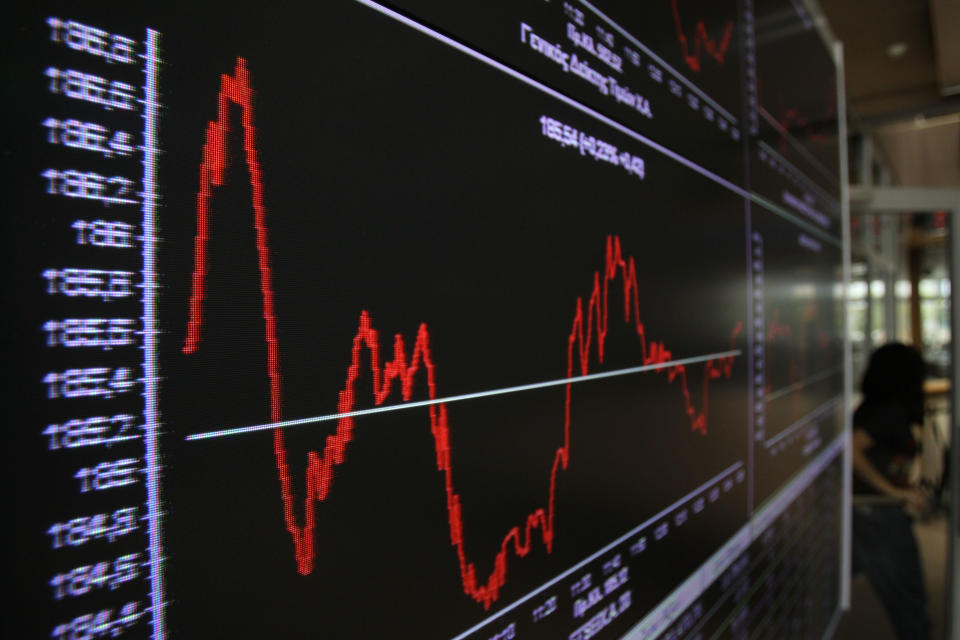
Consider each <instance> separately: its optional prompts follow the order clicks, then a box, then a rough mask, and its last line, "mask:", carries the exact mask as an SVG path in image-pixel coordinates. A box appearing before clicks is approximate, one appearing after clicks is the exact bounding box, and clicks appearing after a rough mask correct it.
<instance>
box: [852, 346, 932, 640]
mask: <svg viewBox="0 0 960 640" xmlns="http://www.w3.org/2000/svg"><path fill="white" fill-rule="evenodd" d="M923 378H924V363H923V359H922V358H921V357H920V354H919V353H917V351H916V350H914V349H913V348H911V347H908V346H907V345H904V344H888V345H884V346H883V347H880V348H879V349H877V350H876V351H875V352H874V353H873V355H872V356H871V357H870V363H869V364H868V365H867V371H866V373H865V374H864V376H863V385H862V391H863V402H862V403H861V404H860V406H859V407H858V408H857V410H856V412H855V413H854V414H853V470H854V474H853V483H854V484H853V492H854V494H855V496H854V509H853V549H852V552H853V570H854V572H855V573H859V572H863V573H865V574H866V576H867V578H868V579H869V580H870V583H871V584H872V585H873V588H874V590H875V591H876V593H877V596H878V597H879V598H880V601H881V602H882V603H883V606H884V607H885V608H886V610H887V613H888V614H889V616H890V620H891V622H892V623H893V627H894V629H895V630H896V632H897V635H898V636H899V637H900V638H902V639H903V640H907V639H910V640H913V639H921V640H927V639H928V638H930V617H929V615H928V614H927V602H926V592H925V588H924V583H923V570H922V568H921V565H920V553H919V551H918V548H917V540H916V538H915V537H914V534H913V518H912V517H911V516H912V515H916V514H919V513H921V512H923V511H924V509H925V508H926V504H927V499H926V495H925V494H924V493H923V492H922V491H920V490H919V489H916V488H913V487H911V486H910V482H909V478H908V474H909V470H910V467H911V465H912V463H913V461H914V459H915V457H916V455H917V452H918V448H919V446H918V443H919V439H918V436H917V435H916V434H915V429H917V428H918V427H919V425H921V424H922V423H923ZM866 496H869V497H868V498H866Z"/></svg>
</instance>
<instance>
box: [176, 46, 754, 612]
mask: <svg viewBox="0 0 960 640" xmlns="http://www.w3.org/2000/svg"><path fill="white" fill-rule="evenodd" d="M231 103H232V104H236V105H238V106H239V107H240V109H241V112H242V117H241V127H242V130H243V141H244V153H245V156H246V158H245V159H246V163H247V167H248V169H249V175H250V186H251V192H252V203H251V204H252V209H253V225H254V228H255V232H256V251H257V259H258V266H259V273H260V283H259V284H260V292H261V295H262V303H263V307H262V311H263V319H264V339H265V341H266V346H267V379H268V381H269V385H270V416H271V420H272V421H274V422H280V421H281V420H282V419H283V416H282V414H283V404H282V393H281V391H282V383H281V380H282V377H281V370H280V351H279V345H278V342H277V316H276V312H275V309H274V289H273V283H272V273H271V268H270V243H269V238H268V236H269V234H268V225H267V222H266V209H265V207H264V205H263V184H262V178H261V171H260V165H259V160H258V155H257V148H256V129H255V128H254V104H253V103H254V92H253V89H252V84H251V82H250V76H249V73H248V71H247V66H246V61H245V60H244V59H243V58H238V59H237V64H236V68H235V70H234V74H233V75H232V76H228V75H223V76H222V77H221V84H220V91H219V93H218V95H217V118H216V120H212V121H210V122H209V124H208V125H207V129H206V136H205V141H204V145H203V161H202V163H201V166H200V188H199V192H198V193H197V235H196V239H195V241H194V272H193V280H192V291H191V296H190V306H189V320H188V323H187V337H186V342H185V344H184V347H183V351H184V353H186V354H191V353H194V352H195V351H196V350H197V349H198V348H199V345H200V341H201V332H202V325H203V307H204V301H205V298H206V296H207V290H206V279H207V243H208V240H209V235H210V216H211V201H212V198H213V189H214V187H217V186H220V185H222V184H223V181H224V178H225V175H224V174H225V168H226V165H227V153H228V145H227V141H228V136H229V134H230V118H229V116H230V113H229V112H230V109H229V107H230V104H231ZM603 258H604V259H603V266H602V267H601V268H600V269H598V270H597V271H595V272H594V274H593V288H592V290H591V292H590V294H589V295H588V296H587V297H586V298H584V297H578V298H577V299H576V301H575V305H574V314H573V318H572V321H571V324H570V333H569V336H568V340H567V345H566V350H567V369H566V376H567V377H568V378H572V377H574V376H576V375H587V374H588V373H589V372H590V371H591V368H592V367H596V366H597V365H598V364H601V363H602V362H603V359H604V354H605V352H606V349H607V348H608V346H607V344H606V336H607V330H608V326H609V322H610V311H611V304H612V301H611V298H614V299H615V300H616V301H617V302H618V303H622V305H623V307H622V312H623V315H622V317H621V319H620V321H621V322H623V323H625V324H626V325H628V326H630V327H632V328H633V330H634V331H635V334H636V340H635V341H634V344H631V345H618V348H629V349H631V350H633V351H634V352H635V353H636V356H637V358H638V359H639V360H640V361H641V362H642V363H643V364H644V365H653V366H652V367H651V370H650V372H651V373H654V372H655V373H657V374H661V375H663V376H665V378H666V380H667V382H668V383H669V384H671V385H673V386H674V387H676V394H677V399H678V401H679V403H678V404H679V409H680V410H682V411H683V413H684V414H685V415H686V416H687V418H688V420H689V424H690V428H691V430H693V431H695V432H698V433H701V434H703V435H706V434H707V430H708V420H709V417H708V416H709V414H708V398H709V387H710V381H711V380H714V379H717V378H730V376H731V375H732V371H733V366H734V360H735V356H734V355H726V356H723V357H718V358H716V359H711V360H707V361H706V362H704V363H703V370H702V383H701V391H702V397H701V399H700V401H699V404H698V403H696V402H695V401H694V399H693V397H692V394H691V391H690V388H689V386H688V368H687V366H685V365H683V364H669V363H670V362H671V361H672V358H673V354H672V352H671V350H670V349H668V348H667V346H666V345H665V344H664V343H663V342H661V341H657V340H652V339H648V337H647V332H646V329H645V327H644V324H643V323H642V322H641V321H640V305H639V295H638V284H637V270H636V264H635V262H634V259H633V258H632V257H630V256H625V255H624V253H623V249H622V245H621V242H620V238H619V237H617V236H609V237H607V239H606V244H605V251H604V254H603ZM611 289H613V290H614V291H615V292H617V293H618V294H619V295H616V296H614V295H612V294H611ZM741 328H742V327H741V324H740V323H737V325H736V326H735V327H734V329H733V331H732V334H731V338H730V341H731V349H732V348H733V345H734V344H735V342H736V339H737V336H738V334H739V333H740V331H741ZM388 340H389V338H388ZM392 342H393V344H392V349H390V348H384V347H383V343H384V340H383V339H382V337H381V336H380V333H379V332H378V330H377V329H376V328H375V326H374V320H373V317H372V315H371V314H370V313H369V312H367V311H366V310H362V311H361V312H360V314H359V320H358V327H357V332H356V334H355V335H354V337H353V341H352V349H351V362H350V364H349V366H348V367H347V369H346V377H345V381H344V384H343V388H342V389H341V390H340V392H339V395H338V402H337V411H338V412H339V413H342V414H349V413H350V412H353V411H356V410H358V408H359V407H360V404H361V402H369V403H372V404H373V406H380V405H383V404H385V403H386V402H387V401H388V400H393V401H394V402H399V403H402V402H407V401H410V400H411V399H413V389H414V381H415V380H416V379H417V377H418V376H420V377H422V378H425V379H426V393H427V396H428V398H429V399H431V400H435V399H437V398H439V397H440V396H438V393H437V375H438V374H437V366H436V364H435V363H434V361H433V358H432V356H431V351H430V330H429V328H428V327H427V325H426V324H421V325H420V327H419V329H418V331H417V333H416V336H415V337H413V338H412V339H407V338H405V337H404V336H402V335H400V334H397V335H395V336H393V340H392ZM410 343H412V344H410ZM364 352H366V353H364ZM364 356H365V357H364ZM656 365H663V366H661V367H658V366H656ZM364 366H366V367H368V368H369V371H368V373H369V374H370V376H371V380H372V382H373V384H372V391H373V393H372V397H371V398H367V399H366V400H364V399H363V398H360V397H358V395H357V393H356V391H355V387H356V382H357V380H358V378H359V377H360V375H361V372H362V371H364V369H363V367H364ZM572 387H573V384H572V382H568V383H567V384H566V385H565V405H566V406H565V412H564V415H565V418H564V424H563V425H562V429H561V428H559V425H558V430H557V441H556V442H555V443H554V444H553V445H550V444H545V445H544V455H545V456H548V457H552V459H553V463H552V468H551V471H550V475H549V478H547V479H546V482H545V484H546V499H545V504H544V505H543V506H542V507H540V508H537V509H535V510H534V511H532V512H531V513H528V514H527V515H526V516H524V517H521V518H520V520H519V522H518V524H516V525H515V526H513V527H512V528H510V529H509V530H508V531H507V532H506V533H505V534H504V536H503V538H502V540H501V543H500V548H499V551H498V552H497V554H496V557H495V558H494V561H493V570H492V571H491V573H490V574H489V575H488V576H487V577H486V578H481V577H479V576H478V574H477V569H476V565H475V564H474V563H473V562H472V561H470V560H469V558H468V557H467V551H466V548H465V543H464V539H465V532H464V523H463V516H462V514H463V509H464V505H463V499H462V498H461V496H460V494H459V493H458V492H457V490H456V488H455V484H454V464H453V458H452V454H451V447H450V437H451V417H450V414H449V412H448V410H447V406H446V404H445V403H444V402H442V401H440V402H436V403H434V404H430V405H429V406H427V407H426V408H425V409H424V411H425V413H426V416H425V421H424V422H425V426H428V427H429V429H430V433H431V435H432V436H433V443H434V451H435V454H436V467H437V470H438V471H439V473H440V475H441V477H442V479H443V485H444V489H445V492H446V510H447V517H448V529H449V537H450V544H451V546H453V547H454V550H455V553H456V555H457V559H458V561H459V568H460V578H461V583H462V586H463V592H464V594H466V595H467V596H469V597H471V598H472V599H473V600H475V601H476V602H478V603H479V604H481V605H482V606H483V607H484V608H489V607H490V606H491V605H492V604H493V603H494V602H495V601H496V600H497V599H498V598H499V595H500V590H501V588H502V587H503V586H504V584H506V581H507V571H508V561H509V559H510V558H511V557H516V558H523V557H524V556H526V555H527V554H528V553H529V552H530V550H531V549H532V548H533V546H534V545H535V544H536V542H537V540H538V539H539V541H540V543H541V544H542V545H543V546H544V548H545V549H546V551H547V552H548V553H549V552H551V551H552V550H553V545H554V539H555V534H556V532H555V528H554V517H555V514H556V509H557V495H556V479H557V474H558V473H559V471H560V470H562V469H566V468H567V466H568V465H569V463H570V460H571V448H570V429H571V420H570V413H571V412H570V407H571V401H572ZM356 428H357V424H356V421H355V420H354V418H353V417H351V416H349V415H344V416H342V417H340V418H339V419H338V420H337V425H336V430H335V431H334V433H333V434H331V435H329V436H327V437H326V439H325V441H324V443H323V447H322V448H320V449H319V450H316V451H310V452H308V453H307V469H306V490H305V492H304V493H303V495H302V497H301V499H302V500H303V504H304V508H303V514H304V521H303V523H302V524H300V523H298V522H297V518H296V515H295V510H294V504H295V498H294V489H293V479H292V477H291V473H290V470H289V466H288V462H287V456H288V452H287V448H286V445H285V442H284V431H283V429H282V428H277V429H274V430H273V448H274V457H275V462H276V468H277V475H278V478H279V482H280V495H281V503H282V506H283V517H284V522H285V525H286V529H287V531H288V532H289V534H290V537H291V539H292V542H293V547H294V553H295V558H296V565H297V570H298V571H299V572H300V573H301V574H304V575H307V574H310V573H312V572H313V570H314V568H315V566H316V564H317V563H318V561H320V562H322V555H321V554H322V553H326V552H332V550H329V549H319V550H318V549H317V545H316V535H315V529H316V527H317V517H318V516H317V508H318V506H317V505H318V504H319V503H322V502H323V501H324V500H326V498H327V497H328V496H329V495H330V492H331V491H332V490H333V488H334V485H335V480H336V470H337V468H338V467H339V466H340V465H343V464H346V463H347V462H348V461H349V460H348V455H347V453H348V445H349V444H350V442H351V441H352V440H353V439H354V438H355V437H356ZM318 555H320V557H319V558H318Z"/></svg>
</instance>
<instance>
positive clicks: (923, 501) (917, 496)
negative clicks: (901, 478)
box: [897, 489, 930, 518]
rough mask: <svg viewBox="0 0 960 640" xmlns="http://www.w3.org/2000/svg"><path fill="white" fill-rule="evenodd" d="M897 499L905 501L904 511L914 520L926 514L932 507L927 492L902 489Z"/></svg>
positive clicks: (898, 492)
mask: <svg viewBox="0 0 960 640" xmlns="http://www.w3.org/2000/svg"><path fill="white" fill-rule="evenodd" d="M897 497H898V498H900V499H901V500H903V501H904V509H905V510H906V512H907V513H908V514H910V515H911V516H913V517H914V518H918V517H920V516H922V515H923V514H925V513H926V512H927V509H928V508H929V506H930V500H929V498H928V497H927V494H926V492H925V491H923V490H921V489H900V490H898V491H897Z"/></svg>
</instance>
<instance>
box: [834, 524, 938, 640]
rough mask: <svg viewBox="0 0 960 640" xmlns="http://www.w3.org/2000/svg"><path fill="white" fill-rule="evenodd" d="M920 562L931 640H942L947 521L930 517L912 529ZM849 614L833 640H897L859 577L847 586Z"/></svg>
mask: <svg viewBox="0 0 960 640" xmlns="http://www.w3.org/2000/svg"><path fill="white" fill-rule="evenodd" d="M914 531H915V532H916V534H917V541H918V542H919V544H920V556H921V558H922V559H923V565H924V577H925V578H926V582H927V601H928V603H929V609H930V618H931V620H932V621H933V638H934V640H944V633H945V630H946V618H945V616H946V610H945V602H946V593H947V589H946V566H947V518H946V516H938V517H934V518H933V519H931V520H928V521H926V522H922V523H918V524H917V525H916V526H915V527H914ZM850 604H851V606H850V611H848V612H847V613H846V614H844V616H843V619H842V620H841V621H840V624H839V626H838V627H837V633H836V634H835V635H834V638H835V639H836V640H860V639H861V638H869V639H870V640H897V639H896V636H894V635H893V631H892V630H891V628H890V621H889V620H888V619H887V614H886V612H885V611H884V609H883V606H882V605H881V604H880V601H879V600H878V599H877V596H876V595H875V594H874V593H873V589H872V588H871V587H870V583H869V582H867V580H866V578H864V577H863V576H857V577H855V578H854V579H853V582H852V583H851V586H850Z"/></svg>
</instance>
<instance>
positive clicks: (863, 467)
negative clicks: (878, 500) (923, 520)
mask: <svg viewBox="0 0 960 640" xmlns="http://www.w3.org/2000/svg"><path fill="white" fill-rule="evenodd" d="M873 444H874V442H873V438H872V437H870V434H869V433H867V432H866V430H864V429H860V428H857V427H854V429H853V452H852V453H853V470H854V472H855V473H856V474H857V475H858V476H860V478H861V479H863V481H864V482H866V483H867V484H869V485H870V486H871V487H873V488H874V489H876V490H877V491H879V492H880V493H881V494H882V495H885V496H889V497H891V498H896V499H898V500H903V501H905V502H906V503H907V507H908V508H909V509H910V510H911V511H915V512H917V513H920V512H922V511H923V510H924V509H926V506H927V497H926V496H925V495H924V493H923V492H922V491H920V490H919V489H900V488H899V487H896V486H894V485H893V484H891V482H890V481H889V480H887V479H886V477H884V475H883V474H882V473H880V471H878V470H877V468H876V467H875V466H874V465H873V463H872V462H870V459H869V458H868V457H867V450H868V449H870V447H872V446H873Z"/></svg>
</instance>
